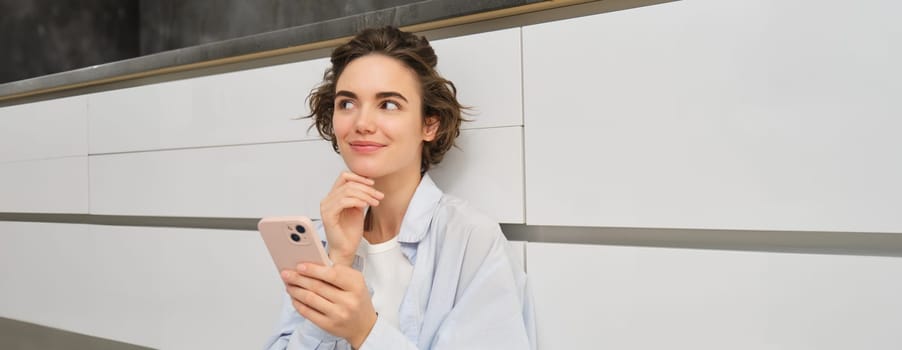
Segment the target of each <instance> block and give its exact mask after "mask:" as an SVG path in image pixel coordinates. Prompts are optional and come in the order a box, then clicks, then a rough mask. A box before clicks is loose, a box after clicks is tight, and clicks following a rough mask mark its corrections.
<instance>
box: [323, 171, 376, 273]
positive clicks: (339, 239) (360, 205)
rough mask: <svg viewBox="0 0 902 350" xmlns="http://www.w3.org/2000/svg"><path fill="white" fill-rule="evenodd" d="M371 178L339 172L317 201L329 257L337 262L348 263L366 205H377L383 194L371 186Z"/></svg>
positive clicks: (355, 251)
mask: <svg viewBox="0 0 902 350" xmlns="http://www.w3.org/2000/svg"><path fill="white" fill-rule="evenodd" d="M374 184H375V182H374V181H373V180H371V179H368V178H365V177H363V176H360V175H357V174H354V173H352V172H350V171H345V172H342V173H341V175H339V176H338V179H337V180H336V181H335V184H334V185H333V186H332V190H331V191H329V194H328V195H326V198H324V199H323V200H322V202H320V207H319V208H320V214H321V215H322V219H323V228H324V229H325V231H326V237H327V240H328V241H329V258H330V259H331V260H332V262H333V263H334V264H336V265H344V266H351V264H352V263H353V262H354V255H355V254H356V253H357V247H358V246H359V245H360V239H361V238H362V237H363V219H364V215H365V214H366V208H367V207H368V206H373V207H375V206H378V205H379V201H380V200H382V198H383V197H385V195H384V194H383V193H382V192H379V191H377V190H376V189H375V188H373V185H374Z"/></svg>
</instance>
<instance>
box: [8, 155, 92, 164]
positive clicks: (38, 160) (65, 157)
mask: <svg viewBox="0 0 902 350" xmlns="http://www.w3.org/2000/svg"><path fill="white" fill-rule="evenodd" d="M87 156H88V154H74V155H73V154H70V155H65V156H51V157H39V158H26V159H10V160H3V161H0V165H6V164H16V163H31V162H40V161H48V160H60V159H68V158H84V157H87Z"/></svg>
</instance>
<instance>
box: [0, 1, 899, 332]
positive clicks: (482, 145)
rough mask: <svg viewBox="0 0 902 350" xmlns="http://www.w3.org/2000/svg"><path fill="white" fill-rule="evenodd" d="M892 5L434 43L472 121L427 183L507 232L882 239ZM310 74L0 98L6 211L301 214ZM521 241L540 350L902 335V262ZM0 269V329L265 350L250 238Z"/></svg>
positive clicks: (889, 180)
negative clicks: (32, 327) (519, 228)
mask: <svg viewBox="0 0 902 350" xmlns="http://www.w3.org/2000/svg"><path fill="white" fill-rule="evenodd" d="M900 10H902V6H900V5H899V4H897V3H895V2H890V1H877V0H870V1H860V2H856V3H855V4H854V5H850V4H848V3H847V2H845V3H843V2H839V1H814V0H805V1H802V0H800V1H792V2H786V1H777V0H767V1H764V0H758V1H753V0H732V1H715V0H685V1H678V2H672V3H666V4H662V5H655V6H650V7H644V8H638V9H632V10H625V11H620V12H613V13H607V14H601V15H594V16H588V17H582V18H575V19H568V20H562V21H557V22H550V23H543V24H537V25H530V26H526V27H523V28H513V29H507V30H501V31H496V32H487V33H481V34H475V35H468V36H463V37H457V38H451V39H444V40H438V41H435V42H434V46H435V48H436V50H437V52H438V54H439V56H440V57H441V60H440V61H441V65H440V67H439V68H440V70H441V71H442V72H443V73H445V74H446V76H447V77H448V78H450V79H451V80H453V81H454V82H455V83H456V84H457V86H458V88H459V90H460V91H461V93H460V98H461V100H462V102H463V103H464V104H468V105H471V106H474V107H475V108H476V111H477V114H476V115H475V116H474V119H475V120H476V121H475V122H473V123H470V124H467V125H466V130H465V131H464V132H463V134H462V137H461V142H460V143H461V149H459V150H454V151H453V152H452V153H451V154H449V155H448V157H447V159H446V163H443V164H442V165H441V166H439V167H437V168H436V169H435V171H434V173H433V176H434V178H435V179H436V180H437V182H438V183H439V184H440V185H441V186H442V187H443V188H444V189H445V190H446V191H447V192H450V193H453V194H456V195H458V196H460V197H463V198H468V199H469V200H470V201H471V202H473V203H474V204H475V205H476V206H478V207H481V208H483V209H484V210H485V211H486V212H488V213H490V214H491V215H493V216H495V217H496V218H497V219H498V220H499V221H500V222H503V223H514V224H523V223H526V224H528V225H550V226H587V227H663V228H683V229H690V230H691V229H703V228H718V229H756V230H805V231H845V232H889V233H902V215H898V213H900V212H902V183H900V182H899V181H897V180H896V179H899V178H902V161H899V160H898V159H902V154H900V153H902V152H900V151H902V141H900V140H902V139H900V138H898V137H895V135H896V134H898V131H899V130H900V129H902V122H900V121H899V118H897V117H898V116H900V115H902V103H900V102H899V99H898V98H897V97H896V96H897V95H898V91H902V89H900V84H902V71H900V69H899V68H898V67H897V64H896V62H899V61H902V48H900V46H899V45H898V43H900V42H902V24H899V23H900V22H898V21H895V20H894V19H895V17H897V16H895V14H897V13H900ZM521 62H522V65H521ZM325 65H326V61H325V60H312V61H305V62H296V63H291V64H285V65H279V66H272V67H265V68H258V69H251V70H244V71H237V72H231V73H226V74H219V75H213V76H204V77H197V78H191V79H183V80H177V81H171V82H165V83H159V84H151V85H144V86H139V87H132V88H127V89H120V90H110V91H105V92H99V93H92V94H88V95H83V96H76V97H71V98H65V99H58V100H50V101H43V102H38V103H33V104H26V105H19V106H13V107H5V108H0V212H31V213H89V214H114V215H160V216H208V217H261V216H264V215H281V214H306V215H310V216H314V217H315V216H317V211H318V210H317V207H318V202H319V199H320V198H321V197H322V195H323V194H324V193H325V192H324V191H325V189H327V188H328V187H329V185H330V184H331V183H332V181H333V179H334V177H335V176H336V175H337V172H338V171H340V170H341V169H342V167H343V166H342V163H341V161H340V158H339V157H338V156H337V155H335V154H334V153H332V151H331V149H330V147H329V146H328V144H326V143H325V142H323V141H317V137H316V135H315V131H313V132H311V133H307V127H308V125H309V122H308V121H307V120H292V119H291V118H293V117H297V116H299V115H303V114H305V113H306V107H305V105H304V103H303V98H304V97H305V96H306V94H307V92H308V89H309V88H310V87H312V86H313V85H314V84H315V83H316V82H317V81H318V79H319V78H320V77H321V75H322V71H323V69H324V68H325ZM514 247H515V250H514V251H515V252H516V253H518V254H523V255H524V259H525V264H526V268H527V270H528V272H529V274H530V278H531V280H532V285H533V287H534V294H535V299H536V302H537V313H538V325H539V327H540V329H539V342H540V344H539V345H540V348H541V349H561V348H564V349H566V348H578V347H584V348H625V349H657V348H663V347H667V348H693V349H722V348H739V349H753V348H754V349H761V348H766V349H819V350H820V349H847V348H852V347H855V348H868V349H898V348H900V347H902V337H900V336H899V335H898V332H895V330H897V329H898V327H896V325H898V324H900V323H902V302H900V299H898V298H897V295H900V294H902V293H900V292H902V283H899V282H898V280H899V279H898V278H897V276H899V275H900V272H902V259H900V258H892V257H870V256H849V255H816V254H787V253H769V252H736V251H715V250H696V249H676V248H667V249H664V248H637V247H610V246H601V245H575V244H551V243H541V242H530V243H526V244H521V243H519V244H514ZM524 249H525V250H524ZM0 271H2V274H0V317H8V318H13V319H19V320H23V321H28V322H34V323H39V324H44V325H48V326H53V327H58V328H63V329H68V330H72V331H76V332H81V333H86V334H91V335H96V336H101V337H106V338H111V339H116V340H121V341H126V342H131V343H135V344H139V345H145V346H150V347H160V348H166V349H192V348H236V349H237V348H258V347H260V346H261V345H262V342H263V341H264V340H265V338H266V336H267V335H268V334H269V332H270V331H271V329H272V326H273V324H274V322H275V321H276V317H277V313H276V310H277V309H278V307H279V305H278V303H279V302H280V299H279V297H278V295H279V294H280V293H281V287H280V285H279V283H278V279H277V276H275V274H274V271H272V266H271V263H270V262H269V260H268V256H267V255H266V251H265V249H264V248H263V246H262V244H260V242H259V239H258V238H257V236H256V234H255V233H254V232H247V231H224V230H200V229H169V228H142V227H117V226H100V225H77V224H49V223H14V222H0ZM224 334H225V335H228V336H226V337H224V336H223V335H224Z"/></svg>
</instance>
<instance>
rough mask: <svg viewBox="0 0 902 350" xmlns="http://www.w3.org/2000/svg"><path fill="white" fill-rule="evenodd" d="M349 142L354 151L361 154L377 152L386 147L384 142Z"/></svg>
mask: <svg viewBox="0 0 902 350" xmlns="http://www.w3.org/2000/svg"><path fill="white" fill-rule="evenodd" d="M348 144H349V145H350V146H351V150H352V151H354V152H355V153H361V154H371V153H376V152H378V151H379V150H381V149H382V148H383V147H385V145H384V144H381V143H378V142H372V141H351V142H348Z"/></svg>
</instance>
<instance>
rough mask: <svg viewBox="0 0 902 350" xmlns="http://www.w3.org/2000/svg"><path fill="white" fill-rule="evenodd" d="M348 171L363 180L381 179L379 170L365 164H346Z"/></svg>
mask: <svg viewBox="0 0 902 350" xmlns="http://www.w3.org/2000/svg"><path fill="white" fill-rule="evenodd" d="M347 166H348V170H350V171H351V172H352V173H354V174H357V175H360V176H363V177H365V178H370V179H376V178H380V177H382V175H383V174H382V172H381V171H380V169H378V168H377V167H374V166H369V165H365V164H347Z"/></svg>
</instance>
